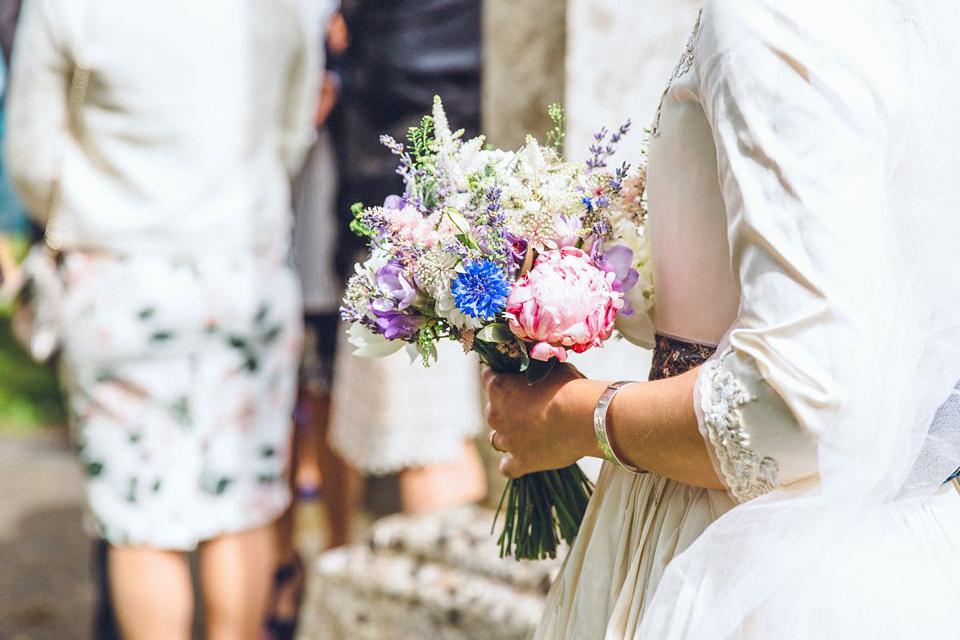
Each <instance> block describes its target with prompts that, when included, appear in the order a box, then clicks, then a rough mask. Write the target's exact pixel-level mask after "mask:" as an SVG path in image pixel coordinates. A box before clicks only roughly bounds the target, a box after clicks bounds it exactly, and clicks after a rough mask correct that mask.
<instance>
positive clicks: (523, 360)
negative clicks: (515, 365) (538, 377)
mask: <svg viewBox="0 0 960 640" xmlns="http://www.w3.org/2000/svg"><path fill="white" fill-rule="evenodd" d="M517 344H519V345H520V372H521V373H522V372H524V371H526V370H527V369H528V368H529V367H530V352H529V351H528V350H527V343H526V342H524V341H523V340H517Z"/></svg>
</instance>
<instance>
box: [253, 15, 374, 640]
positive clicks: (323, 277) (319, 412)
mask: <svg viewBox="0 0 960 640" xmlns="http://www.w3.org/2000/svg"><path fill="white" fill-rule="evenodd" d="M338 7H339V2H337V1H336V0H321V1H320V2H318V3H317V4H316V5H315V8H316V10H317V12H318V14H319V15H318V16H317V18H316V21H317V24H318V25H319V27H320V28H319V30H318V33H319V34H320V36H321V38H320V40H322V41H321V42H319V45H320V46H319V47H318V48H319V50H320V51H321V52H322V53H327V54H329V55H320V56H318V57H317V60H316V64H317V67H316V70H317V71H316V72H317V79H318V82H317V87H318V89H319V93H318V99H317V109H316V114H315V117H314V126H315V128H316V132H317V136H316V140H315V141H314V143H313V144H312V145H311V147H310V150H309V152H308V153H307V157H306V161H305V162H304V165H303V168H302V169H301V170H300V173H299V175H298V176H297V177H296V179H295V180H294V182H293V193H292V196H293V212H294V218H295V220H296V223H295V226H294V230H293V257H294V264H295V266H296V268H297V273H298V275H299V276H300V283H301V287H302V292H303V307H304V342H303V359H302V361H301V364H300V374H299V389H298V394H297V395H298V399H297V408H296V411H295V418H296V422H295V428H294V436H293V450H292V456H291V462H292V468H291V474H290V481H291V489H292V490H293V492H294V501H293V502H291V504H290V507H289V508H288V509H287V510H286V511H285V512H284V514H283V516H282V517H281V518H280V519H279V520H278V521H277V568H276V571H275V572H274V578H273V589H272V595H271V599H270V607H269V615H268V617H267V622H266V628H265V631H264V635H263V640H292V638H293V637H294V635H295V633H296V628H297V619H298V610H299V608H300V603H301V601H302V600H303V594H304V590H305V587H306V569H305V565H304V563H303V560H302V559H301V557H300V555H299V553H298V552H297V546H296V535H295V534H296V521H297V518H296V510H297V507H298V504H299V503H300V502H302V501H308V500H314V499H318V498H320V497H321V495H322V502H323V508H324V511H325V513H326V516H327V517H326V520H325V524H326V525H327V527H326V533H327V538H326V540H325V543H324V544H325V547H326V548H334V547H339V546H342V545H345V544H347V543H348V542H350V532H351V524H352V520H353V514H354V511H355V508H356V500H357V494H358V491H359V478H358V477H357V474H356V472H355V471H354V470H353V468H352V467H350V465H349V464H347V462H346V461H345V460H344V459H343V458H342V457H341V456H339V455H338V454H337V453H336V452H335V451H333V450H332V448H331V447H330V445H329V443H328V441H327V424H328V418H329V413H330V390H331V387H332V384H333V363H334V351H335V347H336V332H337V328H338V321H339V317H340V313H339V307H340V298H341V295H342V285H341V282H340V278H339V276H338V275H337V273H336V269H335V264H334V261H335V251H336V244H337V239H338V238H337V236H338V231H337V215H336V195H337V167H336V160H335V158H334V151H333V146H332V143H331V141H330V134H329V132H328V130H327V126H326V121H327V118H328V116H329V115H330V112H331V110H332V109H333V107H334V105H335V104H336V101H337V94H338V93H339V86H340V81H339V75H338V74H337V73H336V72H335V71H333V70H329V69H328V65H330V64H332V65H335V64H336V57H337V56H338V55H339V54H341V53H342V52H343V50H344V48H345V47H346V40H345V39H346V32H345V25H344V22H343V17H342V16H341V15H340V13H339V11H338Z"/></svg>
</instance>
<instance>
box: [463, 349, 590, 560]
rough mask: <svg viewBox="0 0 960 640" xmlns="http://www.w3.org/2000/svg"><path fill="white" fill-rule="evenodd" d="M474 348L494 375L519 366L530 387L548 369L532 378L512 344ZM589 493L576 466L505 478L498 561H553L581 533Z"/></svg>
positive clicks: (586, 480) (582, 474)
mask: <svg viewBox="0 0 960 640" xmlns="http://www.w3.org/2000/svg"><path fill="white" fill-rule="evenodd" d="M473 349H474V350H475V351H477V352H478V353H479V354H480V357H481V358H482V359H483V361H484V362H486V363H487V364H488V365H489V366H490V367H491V368H492V369H493V370H494V371H496V372H497V373H521V369H522V368H523V369H526V370H527V372H528V376H527V377H528V380H532V382H531V383H533V382H535V381H536V380H537V379H542V377H544V376H545V375H546V373H549V367H548V368H546V373H544V374H543V375H539V374H538V376H537V377H536V378H532V377H531V376H530V374H529V368H530V367H529V366H527V367H524V360H525V358H524V356H525V355H526V354H525V353H523V350H522V349H521V348H520V346H519V345H518V344H517V343H516V342H512V341H511V342H503V343H497V344H495V343H490V342H485V341H483V340H476V341H475V342H474V345H473ZM592 493H593V484H592V483H591V482H590V479H589V478H587V476H586V474H584V473H583V470H582V469H580V467H579V466H578V465H576V464H573V465H570V466H569V467H564V468H563V469H555V470H552V471H538V472H535V473H529V474H527V475H525V476H522V477H520V478H515V479H512V480H509V481H508V482H507V485H506V487H505V488H504V490H503V495H502V496H501V497H500V504H499V505H498V507H497V515H496V516H495V517H494V520H493V529H496V525H497V520H498V519H499V517H500V514H501V512H502V513H503V518H504V523H503V529H502V531H501V532H500V536H499V538H498V543H499V545H500V557H501V558H504V557H507V556H512V557H514V558H516V559H517V560H542V559H544V558H547V557H550V558H555V557H556V556H557V548H558V547H559V545H560V543H561V541H562V542H565V543H567V544H570V543H572V542H573V539H574V538H575V537H576V535H577V532H578V531H579V530H580V523H581V522H583V516H584V513H585V512H586V510H587V504H588V502H589V501H590V496H591V495H592ZM504 505H506V509H505V510H504V508H503V507H504Z"/></svg>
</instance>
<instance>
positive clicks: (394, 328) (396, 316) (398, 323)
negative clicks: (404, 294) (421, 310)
mask: <svg viewBox="0 0 960 640" xmlns="http://www.w3.org/2000/svg"><path fill="white" fill-rule="evenodd" d="M373 315H375V316H376V317H377V320H376V323H377V330H378V331H379V332H380V333H381V334H383V337H384V338H386V339H387V340H405V339H407V338H409V337H410V336H412V335H413V334H414V333H416V332H417V329H418V328H419V327H420V324H421V322H422V318H420V317H418V316H411V315H408V314H406V313H402V312H400V311H379V310H378V309H373Z"/></svg>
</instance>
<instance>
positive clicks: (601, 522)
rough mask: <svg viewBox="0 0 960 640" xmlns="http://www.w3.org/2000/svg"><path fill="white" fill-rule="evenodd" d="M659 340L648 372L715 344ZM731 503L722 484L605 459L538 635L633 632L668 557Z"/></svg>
mask: <svg viewBox="0 0 960 640" xmlns="http://www.w3.org/2000/svg"><path fill="white" fill-rule="evenodd" d="M656 340H657V344H656V349H655V350H654V354H653V361H652V363H651V368H650V376H649V378H650V379H651V380H659V379H663V378H669V377H671V376H675V375H679V374H681V373H684V372H685V371H688V370H690V369H691V368H693V367H696V366H698V365H700V364H703V363H704V362H705V361H706V360H707V358H709V357H710V356H711V354H712V353H713V352H714V348H713V347H711V346H708V345H702V344H697V343H693V342H687V341H684V340H680V339H677V338H672V337H668V336H664V335H660V334H658V335H657V336H656ZM733 506H734V503H733V501H732V500H731V498H730V497H729V496H728V494H727V493H726V492H725V491H711V490H708V489H702V488H699V487H692V486H690V485H687V484H684V483H682V482H677V481H676V480H671V479H669V478H665V477H663V476H660V475H657V474H654V473H644V474H634V473H630V472H628V471H623V470H621V469H618V468H616V467H614V466H613V465H611V464H609V463H607V462H604V463H603V467H602V469H601V471H600V476H599V478H598V479H597V485H596V488H595V490H594V495H593V498H592V499H591V501H590V505H589V507H588V508H587V513H586V515H585V516H584V520H583V523H582V525H581V527H580V533H579V534H578V535H577V539H576V540H575V541H574V543H573V546H572V547H571V549H570V553H569V555H568V556H567V558H566V560H565V561H564V565H563V568H562V569H561V571H560V575H559V577H558V578H557V580H556V582H555V583H554V584H553V587H552V588H551V590H550V594H549V596H548V597H547V602H546V606H545V608H544V614H543V618H542V619H541V621H540V625H539V627H538V628H537V632H536V634H535V635H534V638H535V639H536V640H548V639H549V640H559V639H561V638H562V639H564V640H575V639H577V640H579V639H586V638H590V639H594V638H596V639H597V640H600V639H601V638H602V639H604V640H622V639H625V638H634V637H636V632H637V629H638V627H639V626H640V622H641V621H642V619H643V615H644V612H645V611H646V609H647V606H648V605H649V603H650V601H651V599H652V598H653V594H654V592H655V590H656V587H657V585H658V584H659V582H660V578H661V577H662V576H663V573H664V570H665V569H666V567H667V564H668V563H669V562H670V561H671V560H673V558H675V557H676V556H678V555H679V554H681V553H682V552H683V551H684V550H685V549H687V547H689V546H690V545H691V544H693V542H694V541H696V540H697V538H699V537H700V534H702V533H703V532H704V531H705V530H706V529H707V527H709V526H710V524H711V523H713V522H714V521H715V520H716V519H717V518H719V517H720V516H721V515H723V514H724V513H725V512H727V511H728V510H730V509H731V508H733Z"/></svg>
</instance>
